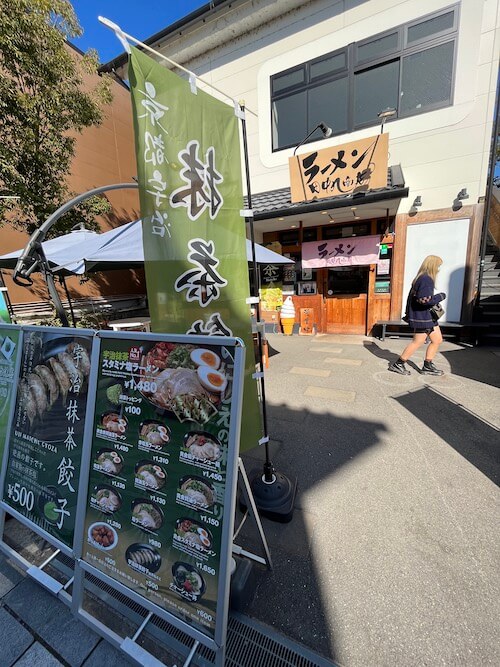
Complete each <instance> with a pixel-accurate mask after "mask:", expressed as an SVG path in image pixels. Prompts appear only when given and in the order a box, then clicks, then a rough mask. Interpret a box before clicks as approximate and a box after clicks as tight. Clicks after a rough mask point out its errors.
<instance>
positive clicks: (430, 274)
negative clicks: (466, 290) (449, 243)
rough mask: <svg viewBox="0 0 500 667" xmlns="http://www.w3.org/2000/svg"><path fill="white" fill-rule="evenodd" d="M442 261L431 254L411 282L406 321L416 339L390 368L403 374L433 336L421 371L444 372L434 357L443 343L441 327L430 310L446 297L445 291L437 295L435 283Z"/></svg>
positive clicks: (407, 371) (427, 373)
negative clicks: (413, 355) (419, 349)
mask: <svg viewBox="0 0 500 667" xmlns="http://www.w3.org/2000/svg"><path fill="white" fill-rule="evenodd" d="M442 263H443V260H442V259H441V257H437V255H428V256H427V257H426V258H425V259H424V261H423V262H422V265H421V267H420V268H419V270H418V273H417V275H416V276H415V278H414V280H413V282H412V284H411V289H410V293H409V294H408V299H407V302H406V314H405V317H404V319H405V321H406V322H408V324H409V325H410V327H411V328H412V329H413V340H412V342H411V343H410V344H409V345H407V346H406V347H405V349H404V350H403V352H402V354H401V356H400V357H399V359H398V360H397V361H393V362H392V363H391V364H389V370H390V371H393V372H394V373H399V374H400V375H410V371H409V369H408V368H407V367H406V362H407V361H408V359H409V358H410V357H411V356H412V354H414V353H415V352H416V351H417V350H418V348H419V347H421V346H422V345H423V344H424V343H425V341H426V340H427V336H429V338H430V341H431V342H430V344H429V346H428V348H427V350H426V354H425V361H424V365H423V367H422V370H421V371H420V372H421V373H423V374H424V375H443V371H441V370H439V369H438V368H436V366H435V365H434V362H433V359H434V357H435V356H436V353H437V351H438V348H439V346H440V344H441V343H442V342H443V336H442V334H441V329H440V328H439V325H438V324H437V320H436V318H435V317H434V316H433V314H432V312H431V310H430V309H431V308H432V306H435V305H436V304H438V303H440V302H441V301H443V299H446V294H445V293H444V292H440V293H439V294H434V283H435V282H436V276H437V274H438V271H439V268H440V266H441V264H442Z"/></svg>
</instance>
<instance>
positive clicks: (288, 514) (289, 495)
mask: <svg viewBox="0 0 500 667" xmlns="http://www.w3.org/2000/svg"><path fill="white" fill-rule="evenodd" d="M240 108H241V111H242V112H243V113H242V114H241V117H240V120H241V128H242V135H243V153H244V160H245V176H246V186H247V204H248V213H249V215H248V216H246V217H245V220H246V222H247V224H248V225H249V227H250V240H251V242H252V269H253V283H252V296H253V297H254V299H253V301H254V303H253V304H252V305H254V306H255V311H256V320H257V341H258V349H259V360H258V368H259V372H258V376H259V383H260V395H261V401H262V421H263V429H264V437H263V438H262V439H261V441H260V443H261V444H263V445H264V447H265V461H264V466H263V469H262V471H261V470H257V471H256V472H254V473H251V475H250V477H251V479H250V486H251V488H252V493H253V496H254V499H255V504H256V506H257V509H258V510H259V512H260V514H262V515H263V516H266V517H268V518H269V519H272V520H273V521H280V522H282V523H287V522H288V521H291V520H292V518H293V510H294V503H295V496H296V493H297V479H296V478H293V479H290V478H289V477H287V476H286V475H284V474H283V473H281V472H277V471H276V469H275V467H274V465H273V462H272V461H271V455H270V451H269V433H268V427H267V409H266V386H265V381H264V364H263V363H262V357H263V345H262V331H261V325H260V299H259V293H260V273H259V270H258V267H257V260H256V256H255V231H254V224H253V213H252V190H251V185H250V167H249V163H248V144H247V128H246V120H245V113H244V112H245V107H244V105H240ZM240 502H242V499H240ZM242 504H244V503H242Z"/></svg>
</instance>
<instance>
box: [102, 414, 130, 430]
mask: <svg viewBox="0 0 500 667" xmlns="http://www.w3.org/2000/svg"><path fill="white" fill-rule="evenodd" d="M100 423H101V427H102V428H103V429H104V430H105V431H109V432H110V433H116V434H117V435H124V434H125V432H126V430H127V426H128V422H127V419H126V417H122V416H121V415H120V413H119V412H116V410H108V411H107V412H104V413H103V414H102V415H101V420H100Z"/></svg>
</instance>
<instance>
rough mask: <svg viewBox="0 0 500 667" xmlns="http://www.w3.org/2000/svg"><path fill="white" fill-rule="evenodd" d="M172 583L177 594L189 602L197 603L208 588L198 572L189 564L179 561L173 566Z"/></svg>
mask: <svg viewBox="0 0 500 667" xmlns="http://www.w3.org/2000/svg"><path fill="white" fill-rule="evenodd" d="M172 577H173V579H172V582H173V584H174V586H175V587H176V590H177V592H178V593H179V594H180V595H182V596H183V597H186V598H187V599H189V600H192V601H197V600H199V599H200V598H201V596H202V595H203V593H204V592H205V589H206V586H205V581H204V580H203V577H202V576H201V574H200V573H199V572H198V570H197V569H196V568H195V567H194V566H193V565H190V564H189V563H182V562H180V561H177V562H176V563H174V564H173V565H172Z"/></svg>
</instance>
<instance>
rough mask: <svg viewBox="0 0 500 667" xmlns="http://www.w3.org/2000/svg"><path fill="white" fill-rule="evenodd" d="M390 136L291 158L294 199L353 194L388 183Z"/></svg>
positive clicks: (296, 200) (377, 136)
mask: <svg viewBox="0 0 500 667" xmlns="http://www.w3.org/2000/svg"><path fill="white" fill-rule="evenodd" d="M388 146H389V135H388V134H378V135H376V136H374V137H367V138H366V139H360V140H359V141H353V142H350V143H348V144H342V145H341V146H330V147H328V148H324V149H322V150H319V151H314V152H312V153H311V152H310V153H302V154H300V155H295V156H293V157H291V158H289V161H288V163H289V169H290V187H291V196H292V202H301V201H313V200H315V199H323V198H326V197H335V196H338V195H350V194H354V193H356V192H365V191H366V190H373V189H374V188H385V187H386V186H387V164H388Z"/></svg>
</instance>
